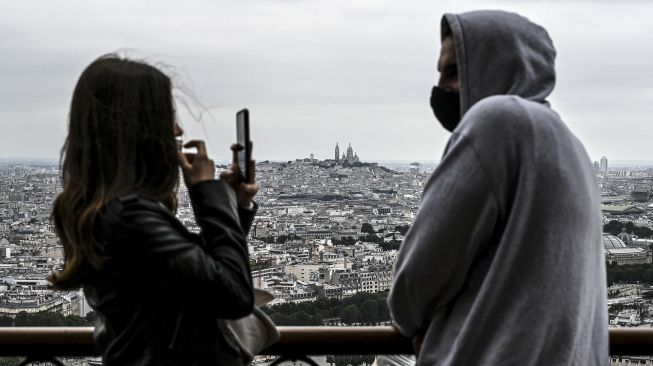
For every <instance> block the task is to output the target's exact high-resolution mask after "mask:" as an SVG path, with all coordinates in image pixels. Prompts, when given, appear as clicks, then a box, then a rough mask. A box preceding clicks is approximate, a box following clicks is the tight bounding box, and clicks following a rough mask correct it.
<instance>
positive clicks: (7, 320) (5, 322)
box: [0, 316, 14, 327]
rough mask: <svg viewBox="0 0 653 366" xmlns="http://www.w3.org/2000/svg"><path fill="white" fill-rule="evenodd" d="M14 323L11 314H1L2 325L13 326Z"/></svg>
mask: <svg viewBox="0 0 653 366" xmlns="http://www.w3.org/2000/svg"><path fill="white" fill-rule="evenodd" d="M13 325H14V319H13V318H12V317H10V316H0V327H11V326H13Z"/></svg>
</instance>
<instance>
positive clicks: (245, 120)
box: [236, 108, 252, 183]
mask: <svg viewBox="0 0 653 366" xmlns="http://www.w3.org/2000/svg"><path fill="white" fill-rule="evenodd" d="M249 142H250V141H249V111H248V110H247V108H245V109H242V110H240V111H238V113H236V143H237V144H238V151H237V158H238V167H239V168H240V174H239V175H240V181H241V182H245V183H249V182H251V179H252V176H251V172H250V171H249V161H250V160H252V152H251V150H250V143H249Z"/></svg>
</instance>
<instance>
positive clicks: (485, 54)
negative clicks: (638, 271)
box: [388, 11, 609, 366]
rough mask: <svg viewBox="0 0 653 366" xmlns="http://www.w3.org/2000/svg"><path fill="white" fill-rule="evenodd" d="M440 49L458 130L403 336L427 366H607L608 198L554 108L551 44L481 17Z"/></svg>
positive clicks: (411, 243) (402, 266)
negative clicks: (604, 212)
mask: <svg viewBox="0 0 653 366" xmlns="http://www.w3.org/2000/svg"><path fill="white" fill-rule="evenodd" d="M441 39H442V42H443V43H442V51H441V55H440V60H439V63H438V69H439V71H440V73H441V76H440V80H439V83H438V86H437V87H435V88H434V89H433V93H432V96H431V105H432V107H433V109H434V112H435V115H436V117H437V118H438V119H439V120H440V122H441V123H442V124H443V126H444V127H445V128H447V129H448V130H450V131H452V132H453V134H452V135H451V138H450V139H449V142H448V144H447V147H446V149H445V152H444V155H443V157H442V159H441V161H440V164H439V165H438V167H437V169H436V170H435V171H434V172H433V174H432V176H431V177H430V179H429V181H428V183H427V184H426V185H425V188H424V193H423V197H422V202H421V205H420V209H419V212H418V213H417V216H416V217H415V221H414V223H413V224H412V226H411V229H410V230H409V231H408V233H407V235H406V239H405V240H404V242H403V244H402V246H401V249H400V251H399V255H398V259H397V262H396V264H395V268H394V283H393V286H392V289H391V291H390V294H389V297H388V305H389V308H390V313H391V316H392V319H393V322H394V326H395V327H396V328H397V329H398V331H399V332H400V333H402V334H403V335H404V336H407V337H413V338H414V340H415V343H416V344H417V348H419V350H418V358H417V364H419V365H485V366H487V365H604V364H607V362H608V360H609V359H608V313H607V304H606V302H607V296H606V273H605V263H604V254H603V245H602V240H601V211H600V202H599V196H600V194H599V191H598V187H597V181H596V177H595V175H594V172H593V168H592V165H591V162H590V159H589V157H588V155H587V153H586V151H585V149H584V148H583V145H582V144H581V142H580V141H579V140H578V139H577V138H576V137H575V136H574V135H573V134H572V133H571V131H570V130H569V128H568V127H567V126H566V125H565V124H564V123H563V122H562V120H561V119H560V117H559V116H558V114H557V113H556V112H555V111H554V110H553V109H552V108H551V106H550V105H549V103H548V102H547V100H546V98H547V97H548V96H549V94H550V93H551V91H552V90H553V87H554V84H555V70H554V59H555V54H556V51H555V49H554V47H553V43H552V41H551V39H550V38H549V35H548V34H547V32H546V30H545V29H544V28H542V27H540V26H539V25H536V24H534V23H532V22H531V21H529V20H528V19H526V18H524V17H522V16H520V15H517V14H514V13H508V12H503V11H472V12H468V13H463V14H445V15H444V17H443V18H442V31H441ZM420 345H421V348H420Z"/></svg>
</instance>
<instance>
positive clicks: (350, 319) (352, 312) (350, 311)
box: [340, 304, 361, 324]
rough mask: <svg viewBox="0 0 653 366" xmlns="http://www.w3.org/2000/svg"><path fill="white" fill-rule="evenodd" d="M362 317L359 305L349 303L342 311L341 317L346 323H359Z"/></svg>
mask: <svg viewBox="0 0 653 366" xmlns="http://www.w3.org/2000/svg"><path fill="white" fill-rule="evenodd" d="M360 318H361V313H360V311H359V310H358V307H357V306H356V305H354V304H351V305H347V306H345V307H344V308H343V309H342V312H341V313H340V319H342V322H343V323H345V324H352V323H358V322H359V321H360Z"/></svg>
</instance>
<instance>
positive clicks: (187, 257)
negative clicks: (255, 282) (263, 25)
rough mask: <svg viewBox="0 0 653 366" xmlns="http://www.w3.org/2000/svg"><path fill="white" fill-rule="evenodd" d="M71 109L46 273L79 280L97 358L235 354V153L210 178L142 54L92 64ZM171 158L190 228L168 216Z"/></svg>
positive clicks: (245, 199)
mask: <svg viewBox="0 0 653 366" xmlns="http://www.w3.org/2000/svg"><path fill="white" fill-rule="evenodd" d="M69 118H70V121H69V127H68V137H67V139H66V143H65V145H64V147H63V149H62V159H63V166H62V180H63V192H62V193H61V194H60V195H59V196H58V197H57V199H56V200H55V202H54V206H53V211H52V218H53V221H54V225H55V229H56V233H57V235H58V237H59V239H60V240H61V242H62V244H63V247H64V253H65V262H64V267H63V270H61V271H59V272H55V273H53V274H52V275H51V276H50V277H49V280H50V282H51V283H52V285H53V287H54V288H56V289H61V290H71V289H76V288H80V287H83V289H84V293H85V295H86V298H87V300H88V302H89V304H90V305H91V307H92V308H93V309H94V310H95V311H96V313H97V321H96V327H95V332H94V341H95V344H96V346H97V348H98V350H99V351H100V352H101V353H102V356H103V361H104V364H105V365H209V364H210V365H232V364H233V365H239V364H242V361H241V358H240V354H239V349H238V347H237V345H236V343H235V342H234V338H233V336H232V335H231V333H230V332H229V331H228V330H227V328H226V324H225V319H233V318H240V317H243V316H245V315H247V314H249V313H251V311H252V307H253V301H254V300H253V293H252V281H251V275H250V270H249V258H248V252H247V245H246V233H247V232H248V230H249V227H250V226H251V223H252V220H253V218H254V213H255V204H254V203H253V201H252V198H253V196H254V195H255V194H256V192H257V190H258V187H257V186H256V184H255V183H250V184H244V183H239V182H238V179H237V170H238V166H237V164H236V160H235V159H234V165H233V166H232V170H231V171H227V172H225V173H223V174H222V175H221V179H220V180H216V179H215V178H214V175H215V164H214V163H213V161H212V160H211V159H210V158H209V157H208V156H207V153H206V147H205V145H204V142H203V141H200V140H194V141H190V142H188V143H187V144H186V145H185V146H186V147H187V148H196V149H197V153H185V154H182V153H181V147H180V146H177V145H178V144H177V142H176V141H175V138H176V137H179V136H180V135H181V134H182V131H181V128H180V127H179V125H178V124H177V122H176V118H175V108H174V101H173V96H172V85H171V80H170V78H169V77H168V76H166V75H165V74H164V73H162V72H161V71H159V70H158V69H156V68H155V67H152V66H150V65H148V64H146V63H144V62H140V61H135V60H129V59H124V58H120V57H117V56H114V55H108V56H104V57H101V58H99V59H97V60H96V61H94V62H93V63H91V64H90V65H89V66H88V67H87V68H86V69H85V70H84V72H83V73H82V75H81V76H80V78H79V80H78V82H77V85H76V86H75V90H74V93H73V97H72V102H71V107H70V117H69ZM232 150H234V153H235V147H233V146H232ZM250 164H251V169H252V171H253V170H254V163H253V162H250ZM180 168H181V171H182V173H183V178H184V181H185V184H186V186H187V187H188V193H189V196H190V199H191V202H192V205H193V211H194V213H195V219H196V221H197V224H198V225H199V227H200V229H201V232H200V234H199V235H196V234H192V233H190V232H189V231H188V230H187V229H186V228H185V227H184V226H183V225H182V224H181V223H180V222H179V221H178V220H177V219H176V218H175V217H174V212H175V209H176V194H177V186H178V181H179V173H178V172H179V169H180Z"/></svg>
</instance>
